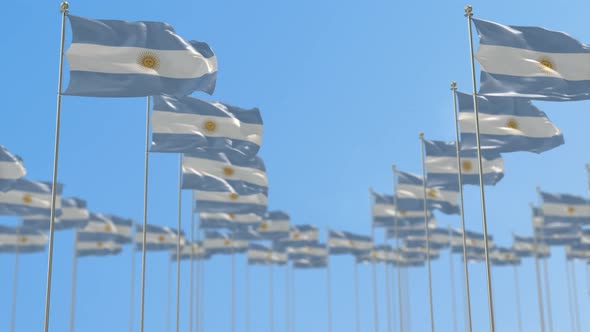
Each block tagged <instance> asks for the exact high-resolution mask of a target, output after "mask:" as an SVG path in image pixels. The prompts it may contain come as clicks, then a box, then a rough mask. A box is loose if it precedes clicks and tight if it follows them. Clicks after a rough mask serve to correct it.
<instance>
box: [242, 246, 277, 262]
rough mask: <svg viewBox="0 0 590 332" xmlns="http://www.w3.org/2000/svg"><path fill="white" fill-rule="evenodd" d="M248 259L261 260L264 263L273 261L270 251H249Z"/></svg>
mask: <svg viewBox="0 0 590 332" xmlns="http://www.w3.org/2000/svg"><path fill="white" fill-rule="evenodd" d="M248 259H260V260H264V261H268V260H270V259H272V253H271V252H270V251H262V250H252V249H250V250H248Z"/></svg>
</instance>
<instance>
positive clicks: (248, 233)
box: [231, 227, 265, 241]
mask: <svg viewBox="0 0 590 332" xmlns="http://www.w3.org/2000/svg"><path fill="white" fill-rule="evenodd" d="M231 239H232V240H235V241H263V240H265V239H264V238H263V237H262V236H261V235H260V234H259V233H258V232H257V231H256V230H255V229H254V228H252V227H241V228H237V229H235V230H234V231H233V232H232V233H231Z"/></svg>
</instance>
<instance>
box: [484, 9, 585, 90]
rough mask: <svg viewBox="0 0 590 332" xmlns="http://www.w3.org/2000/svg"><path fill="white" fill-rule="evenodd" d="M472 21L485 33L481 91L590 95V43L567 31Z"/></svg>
mask: <svg viewBox="0 0 590 332" xmlns="http://www.w3.org/2000/svg"><path fill="white" fill-rule="evenodd" d="M473 21H474V22H475V27H476V28H477V32H478V33H479V37H480V41H479V49H478V50H477V54H476V58H477V60H478V61H479V63H480V64H481V67H482V73H481V89H480V93H481V94H485V95H494V96H501V97H524V98H529V99H541V100H554V101H569V100H584V99H590V67H588V61H589V59H590V46H588V45H586V44H582V43H580V42H579V41H577V40H576V39H574V38H572V37H571V36H570V35H568V34H566V33H563V32H558V31H551V30H546V29H543V28H539V27H523V26H508V25H503V24H499V23H495V22H490V21H484V20H478V19H474V20H473Z"/></svg>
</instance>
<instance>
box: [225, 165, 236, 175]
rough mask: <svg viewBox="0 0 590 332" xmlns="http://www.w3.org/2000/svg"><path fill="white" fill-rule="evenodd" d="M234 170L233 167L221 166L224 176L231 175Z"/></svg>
mask: <svg viewBox="0 0 590 332" xmlns="http://www.w3.org/2000/svg"><path fill="white" fill-rule="evenodd" d="M235 172H236V171H234V169H233V168H231V167H224V168H223V174H225V175H226V176H232V175H234V173H235Z"/></svg>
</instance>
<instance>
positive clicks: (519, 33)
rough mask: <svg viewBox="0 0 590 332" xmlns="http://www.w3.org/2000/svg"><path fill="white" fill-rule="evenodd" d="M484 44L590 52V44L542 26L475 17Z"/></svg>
mask: <svg viewBox="0 0 590 332" xmlns="http://www.w3.org/2000/svg"><path fill="white" fill-rule="evenodd" d="M473 22H474V23H475V27H476V28H477V32H478V34H479V37H480V41H479V43H480V44H482V45H496V46H507V47H514V48H522V49H527V50H532V51H538V52H546V53H590V46H588V45H585V44H582V43H580V42H579V41H578V40H576V39H574V38H572V37H571V36H570V35H568V34H566V33H564V32H559V31H553V30H547V29H544V28H540V27H531V26H516V25H503V24H500V23H496V22H491V21H484V20H480V19H473Z"/></svg>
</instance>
